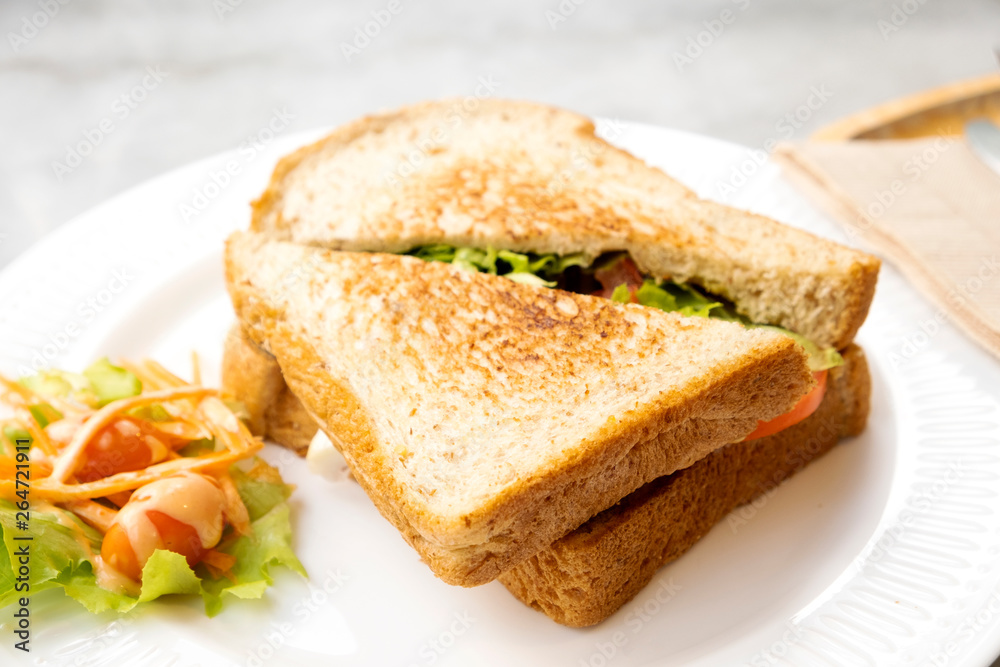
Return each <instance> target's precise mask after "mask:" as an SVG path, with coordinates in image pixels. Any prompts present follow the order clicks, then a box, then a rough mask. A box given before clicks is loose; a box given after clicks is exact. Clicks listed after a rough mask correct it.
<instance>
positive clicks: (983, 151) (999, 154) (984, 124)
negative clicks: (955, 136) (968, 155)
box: [965, 120, 1000, 176]
mask: <svg viewBox="0 0 1000 667" xmlns="http://www.w3.org/2000/svg"><path fill="white" fill-rule="evenodd" d="M965 139H966V140H967V141H968V142H969V147H970V148H971V149H972V152H973V153H975V154H976V157H978V158H979V159H980V160H982V162H983V164H985V165H986V166H987V167H989V168H990V169H992V170H993V171H994V172H996V173H997V175H998V176H1000V127H997V126H996V125H994V124H993V123H991V122H990V121H988V120H973V121H969V122H968V123H966V124H965Z"/></svg>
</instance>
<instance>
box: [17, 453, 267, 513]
mask: <svg viewBox="0 0 1000 667" xmlns="http://www.w3.org/2000/svg"><path fill="white" fill-rule="evenodd" d="M263 447H264V444H263V443H257V444H256V445H255V446H253V447H248V448H246V449H243V450H239V451H225V452H214V453H211V454H205V455H204V456H198V457H183V456H182V457H178V458H176V459H173V460H171V461H165V462H163V463H157V464H155V465H151V466H149V467H148V468H145V469H143V470H135V471H131V472H120V473H118V474H115V475H111V476H110V477H104V478H103V479H99V480H97V481H94V482H86V483H84V484H66V483H63V482H59V481H57V480H55V479H54V476H50V477H46V478H44V479H40V480H38V481H37V482H35V483H34V484H32V486H31V495H32V497H35V498H41V499H46V500H50V501H52V502H66V501H68V500H76V499H79V498H103V497H104V496H108V495H111V494H113V493H118V492H119V491H131V490H134V489H137V488H139V487H140V486H145V485H146V484H149V483H151V482H155V481H156V480H158V479H163V478H164V477H167V476H169V475H173V474H174V473H178V472H182V471H185V470H189V471H191V472H197V471H208V472H212V471H216V470H220V469H223V468H225V467H226V466H228V465H230V464H232V463H235V462H236V461H239V460H241V459H244V458H246V457H247V456H250V455H251V454H254V453H256V452H257V451H259V450H260V449H262V448H263ZM13 487H14V482H13V481H12V480H11V481H7V480H0V497H10V496H9V495H8V494H9V493H10V492H11V491H12V489H13Z"/></svg>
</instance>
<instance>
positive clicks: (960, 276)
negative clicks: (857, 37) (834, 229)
mask: <svg viewBox="0 0 1000 667" xmlns="http://www.w3.org/2000/svg"><path fill="white" fill-rule="evenodd" d="M775 157H776V158H777V159H778V162H779V164H781V165H782V167H783V168H784V170H785V173H786V174H787V175H788V176H789V178H790V180H791V181H792V182H793V183H795V184H796V185H798V186H800V187H801V188H802V189H803V190H804V191H806V192H807V193H808V194H809V195H811V196H813V197H814V198H815V199H816V200H817V202H818V203H820V205H822V206H824V207H825V208H826V209H827V210H828V211H830V212H831V213H832V214H833V215H834V217H836V218H837V219H838V220H839V221H840V222H841V223H842V224H843V225H844V227H845V228H846V230H847V234H848V236H850V237H851V238H853V239H860V241H861V242H862V244H867V245H869V246H870V247H871V248H872V249H873V250H874V251H875V252H876V253H878V254H880V255H882V256H883V257H884V258H885V259H887V260H889V261H890V262H892V263H893V264H895V265H896V267H897V268H898V269H899V270H900V271H901V272H902V273H903V274H904V275H905V276H906V277H907V278H909V279H910V280H911V281H912V282H913V283H914V284H915V285H916V286H917V287H918V288H919V289H921V290H922V291H923V292H924V293H925V294H926V295H927V296H928V297H929V298H930V299H932V300H933V301H934V302H936V303H937V304H938V305H939V306H940V307H941V312H940V313H939V317H941V318H943V317H945V316H947V317H949V318H950V319H951V320H952V321H953V322H954V323H955V324H957V325H958V326H959V327H961V328H962V329H964V330H965V331H966V332H967V333H968V334H969V335H970V336H972V338H974V339H975V340H977V341H978V342H979V343H981V344H982V345H983V346H984V347H986V349H988V350H989V351H991V352H992V353H993V354H994V355H996V356H998V357H1000V176H998V175H997V174H995V173H994V172H993V171H991V170H990V169H989V168H988V167H987V166H986V165H984V164H983V163H982V162H980V161H979V159H978V158H977V157H976V156H975V154H973V153H972V151H971V150H970V149H969V146H968V145H967V144H966V142H965V140H964V138H962V137H933V138H924V139H913V140H906V141H851V142H845V143H805V144H794V145H792V144H785V145H781V146H779V147H778V148H777V150H776V151H775Z"/></svg>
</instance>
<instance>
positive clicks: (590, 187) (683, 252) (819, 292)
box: [251, 99, 879, 349]
mask: <svg viewBox="0 0 1000 667" xmlns="http://www.w3.org/2000/svg"><path fill="white" fill-rule="evenodd" d="M251 228H252V229H253V230H256V231H259V232H263V233H267V234H268V235H270V236H272V237H273V238H277V239H285V240H289V241H294V242H297V243H302V244H311V245H318V246H322V247H326V248H331V249H339V250H365V251H376V252H405V251H408V250H410V249H412V248H414V247H415V246H419V245H422V244H429V243H447V244H451V245H456V246H473V247H480V248H485V247H487V246H493V247H495V248H498V249H509V250H516V251H521V252H528V251H533V252H555V253H562V254H568V253H575V252H584V253H587V254H589V255H591V256H595V257H596V256H597V255H599V254H600V253H602V252H609V251H619V250H627V251H628V252H630V253H631V255H632V256H633V258H634V259H635V260H636V262H637V264H638V265H639V268H640V269H641V270H642V271H643V272H644V273H646V274H649V275H653V276H656V277H661V278H663V277H671V278H674V279H676V280H680V281H690V282H692V283H695V284H699V285H702V286H704V287H705V288H706V289H708V290H709V291H711V292H713V293H715V294H717V295H719V296H722V297H725V298H727V299H729V300H730V301H732V302H734V303H735V305H736V307H737V309H738V310H739V311H741V312H742V313H743V314H745V315H747V316H749V317H750V319H752V320H753V321H755V322H762V323H768V324H776V325H779V326H783V327H786V328H788V329H791V330H793V331H796V332H798V333H800V334H802V335H804V336H806V337H807V338H809V339H811V340H812V341H814V342H815V343H817V344H818V345H820V346H832V347H834V348H836V349H841V348H843V347H845V346H846V345H847V344H848V343H850V342H851V340H853V338H854V334H855V333H856V332H857V330H858V327H860V326H861V323H862V322H863V321H864V319H865V316H866V314H867V312H868V307H869V305H870V303H871V300H872V296H873V294H874V291H875V281H876V276H877V273H878V268H879V261H878V260H877V259H876V258H875V257H873V256H871V255H867V254H865V253H862V252H859V251H857V250H852V249H850V248H847V247H844V246H841V245H839V244H837V243H834V242H832V241H828V240H825V239H821V238H818V237H816V236H813V235H812V234H809V233H806V232H803V231H800V230H798V229H794V228H792V227H788V226H785V225H782V224H780V223H777V222H775V221H774V220H771V219H768V218H765V217H763V216H760V215H754V214H752V213H748V212H746V211H740V210H737V209H733V208H730V207H727V206H723V205H721V204H717V203H714V202H711V201H705V200H701V199H698V198H697V197H696V196H695V195H694V194H693V193H692V192H691V191H690V190H688V189H687V188H686V187H684V186H683V185H681V184H680V183H678V182H677V181H675V180H674V179H672V178H670V177H669V176H667V175H666V174H664V173H663V172H662V171H660V170H658V169H655V168H653V167H650V166H648V165H646V164H645V163H644V162H642V161H641V160H639V159H637V158H635V157H634V156H632V155H630V154H628V153H626V152H625V151H622V150H620V149H618V148H615V147H613V146H611V145H610V144H608V143H607V142H605V141H603V140H602V139H600V138H598V137H597V136H595V132H594V125H593V123H592V122H591V121H590V120H589V119H587V118H585V117H583V116H580V115H578V114H575V113H571V112H568V111H563V110H561V109H554V108H551V107H546V106H542V105H538V104H532V103H527V102H514V101H510V100H496V99H490V100H481V101H480V102H479V104H478V106H477V108H476V109H475V110H472V111H468V110H466V109H465V108H464V107H462V106H461V104H460V103H459V101H457V100H442V101H437V102H428V103H424V104H418V105H415V106H411V107H407V108H404V109H401V110H399V111H395V112H392V113H386V114H381V115H376V116H369V117H367V118H362V119H360V120H357V121H355V122H352V123H349V124H347V125H344V126H343V127H340V128H338V129H337V130H335V131H334V132H333V133H332V134H330V135H329V136H328V137H326V138H324V139H322V140H320V141H318V142H316V143H315V144H312V145H311V146H307V147H305V148H302V149H300V150H298V151H296V152H295V153H292V154H291V155H289V156H287V157H285V158H284V159H282V160H281V161H280V162H279V163H278V166H277V167H276V168H275V170H274V174H273V176H272V178H271V182H270V184H269V185H268V187H267V190H266V191H265V192H264V193H263V195H262V196H261V197H260V199H258V200H257V201H256V202H255V203H254V211H253V220H252V225H251Z"/></svg>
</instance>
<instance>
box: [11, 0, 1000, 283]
mask: <svg viewBox="0 0 1000 667" xmlns="http://www.w3.org/2000/svg"><path fill="white" fill-rule="evenodd" d="M389 5H390V3H389V1H388V0H371V1H368V2H364V3H346V2H321V1H319V0H286V1H285V2H276V1H272V2H268V1H266V0H174V1H172V2H167V1H165V0H161V1H159V2H149V3H139V2H125V1H124V0H88V1H86V2H83V1H81V0H76V1H72V0H7V1H5V2H3V3H0V27H2V28H3V30H2V33H3V36H4V39H3V42H4V43H3V44H0V133H2V136H3V142H2V145H3V150H2V151H0V266H3V265H4V264H6V263H7V262H9V261H10V260H11V259H12V258H13V257H15V256H16V255H17V254H18V253H20V252H22V251H23V250H24V249H25V248H26V247H28V246H29V245H30V244H31V243H33V242H34V241H36V240H38V239H39V238H40V237H41V236H42V235H44V234H45V233H47V232H49V231H50V230H52V229H54V228H56V227H58V226H59V225H60V224H62V223H63V222H65V221H67V220H69V219H71V218H72V217H73V216H74V215H76V214H78V213H80V212H82V211H84V210H86V209H88V208H90V207H92V206H94V205H96V204H98V203H100V202H101V201H103V200H105V199H107V198H108V197H111V196H113V195H115V194H116V193H118V192H121V191H123V190H124V189H126V188H128V187H130V186H132V185H134V184H137V183H139V182H141V181H144V180H146V179H148V178H151V177H153V176H156V175H158V174H161V173H163V172H165V171H168V170H170V169H172V168H174V167H177V166H180V165H183V164H185V163H187V162H190V161H192V160H196V159H199V158H201V157H205V156H208V155H211V154H213V153H216V152H218V151H222V150H225V149H230V148H234V147H237V146H239V145H241V144H242V143H244V142H247V141H248V138H251V137H256V136H258V135H259V134H260V132H261V130H262V129H263V128H264V127H266V126H267V124H268V123H271V122H273V120H272V119H273V117H274V116H275V114H276V113H278V114H282V115H283V117H284V118H285V119H286V120H285V121H283V122H284V123H285V125H284V129H285V130H288V131H292V130H296V129H304V128H311V127H317V126H326V125H332V124H337V123H341V122H343V121H346V120H349V119H351V118H353V117H355V116H358V115H360V114H363V113H366V112H370V111H373V110H377V109H382V108H389V107H394V106H397V105H401V104H405V103H409V102H413V101H417V100H421V99H426V98H432V97H439V96H444V95H468V94H473V93H474V92H475V90H476V88H477V86H480V85H482V84H481V83H480V82H481V81H487V82H490V86H491V87H492V88H493V89H494V92H493V94H496V95H500V96H509V97H519V98H528V99H535V100H540V101H544V102H551V103H554V104H558V105H562V106H566V107H569V108H572V109H575V110H579V111H581V112H583V113H586V114H590V115H600V116H607V117H612V118H621V119H626V120H633V121H642V122H648V123H655V124H659V125H665V126H669V127H675V128H680V129H684V130H691V131H694V132H700V133H704V134H708V135H712V136H716V137H720V138H723V139H728V140H731V141H736V142H740V143H743V144H747V145H751V146H762V145H763V144H764V142H765V141H767V140H768V139H772V138H804V137H806V136H808V135H809V133H810V132H811V131H813V130H814V129H816V128H818V127H820V126H822V125H823V124H825V123H828V122H830V121H832V120H834V119H837V118H839V117H841V116H844V115H846V114H849V113H852V112H854V111H857V110H859V109H863V108H865V107H868V106H871V105H873V104H877V103H879V102H882V101H885V100H889V99H892V98H894V97H897V96H900V95H903V94H907V93H911V92H916V91H919V90H922V89H926V88H930V87H933V86H937V85H941V84H944V83H948V82H951V81H955V80H959V79H962V78H967V77H973V76H977V75H981V74H985V73H988V72H991V71H995V70H996V62H995V59H994V56H993V53H992V48H993V47H994V46H995V45H998V44H1000V36H998V35H997V33H996V30H995V29H996V27H997V25H1000V3H997V2H996V1H995V0H949V2H947V3H943V2H942V3H934V2H929V3H925V2H924V1H923V0H905V1H904V0H898V2H889V1H884V2H861V1H851V2H845V1H843V0H812V1H809V2H801V1H799V2H795V1H793V0H773V1H761V0H712V1H710V2H699V3H687V2H681V1H680V0H669V1H666V2H664V1H662V0H647V1H642V0H619V1H617V2H610V1H608V0H603V1H602V0H543V1H541V2H532V1H531V0H508V1H507V2H503V3H498V2H494V3H489V4H487V3H463V2H459V1H458V0H428V1H425V2H412V1H411V0H395V2H393V3H392V9H395V10H396V13H392V12H390V11H389V9H390V7H389ZM40 12H44V13H40ZM50 15H51V16H50ZM380 17H381V19H382V22H383V23H384V24H385V25H384V26H383V25H378V26H376V28H377V29H374V28H372V27H371V26H370V27H369V32H372V33H375V34H374V37H370V38H367V43H366V40H365V39H361V38H359V37H358V32H359V31H361V32H362V33H363V32H364V30H365V24H366V23H367V22H369V21H373V20H376V19H378V18H380ZM39 26H40V27H39ZM713 33H715V34H713ZM362 36H363V37H367V36H364V35H362ZM150 72H152V73H153V74H150ZM817 91H818V92H820V93H821V94H820V95H819V96H818V97H814V98H813V100H814V101H815V100H819V99H821V100H822V101H821V102H820V103H818V104H814V106H817V107H818V108H816V109H814V110H811V113H810V114H809V116H808V117H807V118H804V119H803V120H801V121H800V120H796V119H794V117H793V121H794V122H789V121H788V119H787V118H786V116H787V115H788V114H789V113H794V112H795V110H796V109H797V108H798V107H800V106H801V105H803V104H804V103H806V101H807V100H809V98H810V95H813V94H814V92H817ZM265 137H266V133H265ZM81 144H83V147H82V150H84V151H87V152H88V154H87V155H85V156H81V155H79V154H78V153H77V148H78V147H80V145H81Z"/></svg>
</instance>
